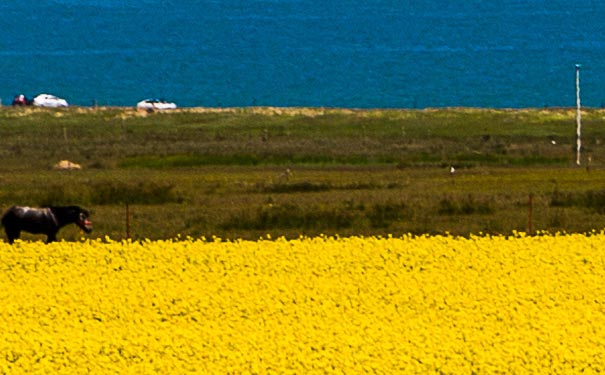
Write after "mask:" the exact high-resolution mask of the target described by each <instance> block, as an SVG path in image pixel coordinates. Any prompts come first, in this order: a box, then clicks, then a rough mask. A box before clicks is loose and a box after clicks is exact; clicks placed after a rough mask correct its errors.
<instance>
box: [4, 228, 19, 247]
mask: <svg viewBox="0 0 605 375" xmlns="http://www.w3.org/2000/svg"><path fill="white" fill-rule="evenodd" d="M4 231H5V232H6V237H7V238H8V243H9V244H11V245H12V244H13V243H14V242H15V240H16V239H17V238H19V235H21V231H20V230H18V229H14V228H4Z"/></svg>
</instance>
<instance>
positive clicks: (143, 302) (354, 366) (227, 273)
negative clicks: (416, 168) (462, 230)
mask: <svg viewBox="0 0 605 375" xmlns="http://www.w3.org/2000/svg"><path fill="white" fill-rule="evenodd" d="M603 244H605V234H604V233H592V234H589V235H542V236H536V237H528V236H524V235H522V234H519V235H515V236H508V237H507V236H496V237H489V236H478V237H471V238H457V237H450V236H420V237H413V236H405V237H402V238H357V237H354V238H328V237H320V238H300V239H297V240H285V239H277V240H259V241H234V242H221V241H220V240H218V239H217V240H215V241H212V242H207V241H203V240H194V239H187V240H179V241H142V242H131V241H125V242H113V241H110V240H105V241H100V240H99V241H87V242H80V243H67V242H60V243H53V244H50V245H44V244H42V243H37V242H20V241H17V242H16V243H15V245H13V246H10V245H8V244H6V243H3V242H0V268H1V272H0V301H1V304H0V374H17V373H24V374H25V373H27V374H51V373H65V374H67V373H76V374H81V373H93V374H104V373H106V374H109V373H111V374H114V373H118V374H144V373H165V374H168V373H170V374H184V373H201V374H325V373H329V374H333V373H335V374H353V373H378V374H390V373H400V374H497V373H500V374H539V373H548V374H572V373H581V372H583V373H598V372H603V371H605V329H603V327H605V290H604V284H605V257H604V255H603V253H604V250H605V249H604V248H603Z"/></svg>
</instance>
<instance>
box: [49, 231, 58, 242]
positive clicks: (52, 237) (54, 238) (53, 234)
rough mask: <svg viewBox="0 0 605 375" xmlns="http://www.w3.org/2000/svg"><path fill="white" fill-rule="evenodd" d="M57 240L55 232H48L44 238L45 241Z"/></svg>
mask: <svg viewBox="0 0 605 375" xmlns="http://www.w3.org/2000/svg"><path fill="white" fill-rule="evenodd" d="M56 240H57V232H53V233H48V237H47V238H46V243H51V242H55V241H56Z"/></svg>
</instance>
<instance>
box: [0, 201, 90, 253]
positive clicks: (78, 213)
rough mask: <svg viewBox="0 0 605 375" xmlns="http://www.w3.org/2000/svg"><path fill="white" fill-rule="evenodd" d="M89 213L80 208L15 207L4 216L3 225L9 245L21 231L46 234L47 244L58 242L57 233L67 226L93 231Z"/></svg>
mask: <svg viewBox="0 0 605 375" xmlns="http://www.w3.org/2000/svg"><path fill="white" fill-rule="evenodd" d="M89 216H90V214H89V212H88V211H87V210H85V209H83V208H80V207H78V206H66V207H54V206H48V207H42V208H31V207H22V206H13V207H11V208H9V209H8V210H7V211H6V212H5V213H4V216H2V225H3V226H4V231H5V232H6V236H7V237H8V243H11V244H12V243H13V242H14V241H15V240H16V239H17V238H19V235H20V234H21V231H26V232H30V233H35V234H46V235H47V236H48V238H47V239H46V243H50V242H53V241H56V240H57V232H59V229H61V228H62V227H64V226H66V225H67V224H71V223H75V224H76V225H77V226H79V227H80V228H81V229H82V230H83V231H84V232H86V233H90V232H91V231H92V222H91V221H90V219H89V218H88V217H89Z"/></svg>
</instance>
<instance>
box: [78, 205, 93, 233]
mask: <svg viewBox="0 0 605 375" xmlns="http://www.w3.org/2000/svg"><path fill="white" fill-rule="evenodd" d="M89 216H90V213H89V212H88V210H85V209H80V213H79V215H78V220H77V221H76V225H77V226H79V227H80V228H81V229H82V230H83V231H84V232H86V233H90V232H92V221H90V219H89Z"/></svg>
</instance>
